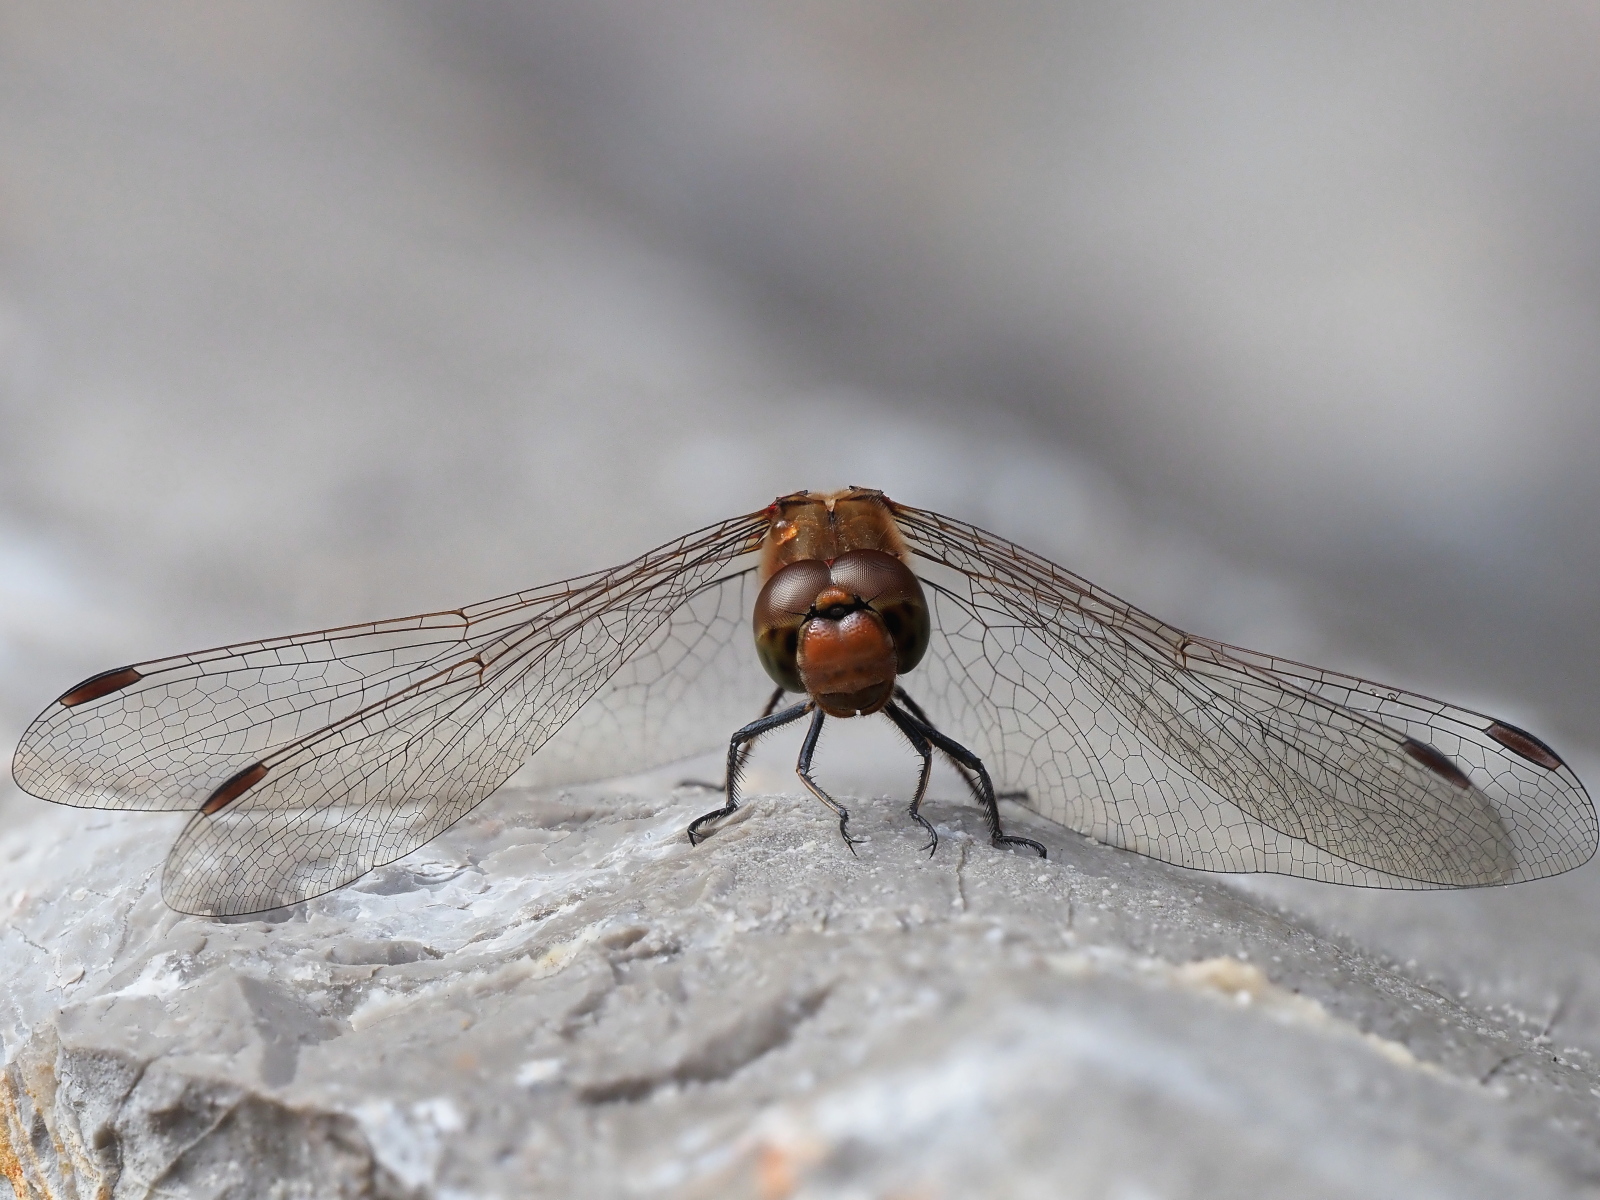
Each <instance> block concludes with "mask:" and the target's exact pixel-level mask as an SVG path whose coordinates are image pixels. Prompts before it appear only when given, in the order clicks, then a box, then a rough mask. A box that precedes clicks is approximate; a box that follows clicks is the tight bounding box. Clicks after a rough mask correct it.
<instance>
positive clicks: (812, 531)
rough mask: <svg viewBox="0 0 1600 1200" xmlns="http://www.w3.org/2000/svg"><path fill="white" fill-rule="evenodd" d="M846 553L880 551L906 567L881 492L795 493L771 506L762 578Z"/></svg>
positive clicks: (903, 547)
mask: <svg viewBox="0 0 1600 1200" xmlns="http://www.w3.org/2000/svg"><path fill="white" fill-rule="evenodd" d="M851 550H882V551H883V552H884V553H885V554H892V555H894V556H895V557H896V558H898V559H900V561H901V562H904V563H908V564H909V562H910V558H909V556H908V554H907V552H906V544H905V539H904V538H902V537H901V536H900V527H899V526H898V525H896V524H895V521H894V515H893V514H892V513H891V512H890V511H889V505H888V504H887V503H886V502H885V500H884V496H883V493H882V492H879V491H874V490H873V489H872V488H856V487H852V488H845V489H844V490H843V491H838V492H794V493H792V494H790V495H788V496H780V497H778V499H776V500H775V501H773V503H772V522H771V524H770V525H768V527H767V536H766V538H765V540H764V541H763V542H762V543H761V580H762V582H765V581H766V580H768V579H770V578H772V576H773V574H774V573H775V572H776V571H778V570H779V569H780V568H782V567H786V566H788V565H789V564H790V563H792V562H803V561H805V560H807V559H817V560H820V561H821V562H830V563H831V562H832V561H833V560H834V559H836V558H838V557H839V556H840V555H841V554H844V553H846V552H848V551H851Z"/></svg>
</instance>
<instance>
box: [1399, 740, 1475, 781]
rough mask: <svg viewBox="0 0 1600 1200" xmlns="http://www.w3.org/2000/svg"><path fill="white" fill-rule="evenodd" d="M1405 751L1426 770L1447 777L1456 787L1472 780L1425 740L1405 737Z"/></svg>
mask: <svg viewBox="0 0 1600 1200" xmlns="http://www.w3.org/2000/svg"><path fill="white" fill-rule="evenodd" d="M1405 752H1406V753H1407V754H1409V755H1410V756H1411V757H1412V758H1414V759H1416V760H1417V761H1418V762H1419V763H1421V764H1422V765H1423V766H1425V767H1427V768H1428V770H1430V771H1432V772H1433V773H1434V774H1435V775H1438V776H1441V777H1442V778H1444V779H1448V780H1449V781H1450V782H1451V783H1453V784H1455V785H1456V786H1457V787H1458V788H1467V787H1471V786H1472V780H1470V779H1468V778H1467V777H1466V776H1465V775H1464V774H1462V772H1461V768H1460V767H1458V766H1456V765H1455V763H1453V762H1451V761H1450V760H1449V759H1448V758H1446V757H1445V756H1444V755H1443V754H1441V753H1440V752H1439V751H1438V750H1435V749H1434V748H1433V747H1432V746H1430V745H1428V743H1427V742H1419V741H1417V739H1416V738H1407V739H1406V741H1405Z"/></svg>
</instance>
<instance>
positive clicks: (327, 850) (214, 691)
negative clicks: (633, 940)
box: [13, 513, 766, 915]
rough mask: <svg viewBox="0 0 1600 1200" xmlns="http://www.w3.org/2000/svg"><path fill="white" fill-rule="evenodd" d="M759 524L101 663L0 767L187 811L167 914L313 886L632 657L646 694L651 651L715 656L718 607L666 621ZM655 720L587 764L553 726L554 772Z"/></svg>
mask: <svg viewBox="0 0 1600 1200" xmlns="http://www.w3.org/2000/svg"><path fill="white" fill-rule="evenodd" d="M765 528H766V517H765V514H764V513H752V514H750V515H748V516H744V517H738V518H735V519H733V520H730V521H727V522H724V523H722V524H720V525H716V526H711V527H709V528H707V529H704V530H701V531H699V532H697V533H693V534H689V535H687V536H685V537H683V538H680V539H678V540H677V541H674V542H669V543H667V544H666V545H664V546H661V547H659V548H658V549H656V550H652V551H650V552H649V553H648V554H645V555H643V556H641V557H640V558H637V559H635V560H633V561H632V562H629V563H626V564H624V565H622V566H620V567H617V568H615V569H614V570H611V571H603V572H597V573H595V574H593V575H587V576H583V577H580V578H578V579H573V580H567V581H565V582H562V583H558V584H552V585H549V586H547V587H544V588H539V589H536V590H534V591H531V592H523V593H518V594H515V595H512V596H507V597H503V598H501V599H498V600H492V601H487V602H485V603H483V604H478V605H473V606H471V607H468V608H463V609H459V610H454V611H450V612H442V613H430V614H425V615H423V616H418V617H410V618H404V619H401V620H395V621H383V622H376V623H373V624H369V625H358V626H349V627H345V628H340V629H332V630H323V631H319V632H315V633H310V634H303V635H300V636H296V637H288V638H278V639H272V640H269V641H263V642H250V643H243V644H240V645H236V646H227V647H221V648H219V649H215V650H208V651H201V652H199V653H195V654H189V655H181V656H178V657H174V658H168V659H159V660H155V661H152V662H147V663H138V664H135V665H134V666H132V667H124V668H120V669H118V670H116V671H110V672H106V673H104V674H103V675H100V676H96V677H95V678H94V679H90V680H86V681H85V682H84V683H82V684H80V685H78V686H77V687H76V688H73V689H72V690H70V691H68V692H67V693H65V694H64V695H63V696H62V697H61V698H60V699H59V700H57V701H56V703H54V704H52V705H51V706H50V708H48V709H47V710H46V711H45V712H44V713H42V714H40V716H39V717H38V718H37V719H36V720H35V721H34V722H33V724H32V725H31V726H30V727H29V728H28V730H27V732H26V733H25V734H24V735H23V738H22V741H21V743H20V744H19V745H18V748H17V753H16V758H15V761H14V763H13V774H14V776H15V778H16V780H17V783H18V784H19V785H20V786H21V787H22V788H23V789H24V790H25V791H28V792H30V793H32V794H33V795H36V796H40V797H42V798H43V799H46V800H53V801H55V802H57V803H62V804H74V805H79V806H83V807H94V808H136V809H146V810H177V809H199V810H200V811H199V812H198V813H197V814H196V816H195V817H194V819H193V820H191V822H190V823H189V825H188V826H187V827H186V828H185V830H184V832H183V834H182V835H181V837H180V838H179V840H178V842H177V844H176V845H175V846H174V848H173V851H172V854H171V856H170V857H169V858H168V861H167V869H166V873H165V876H164V878H163V885H162V890H163V894H164V896H165V897H166V899H167V901H168V903H170V904H171V905H172V906H173V907H174V908H177V909H179V910H180V911H184V912H195V913H209V914H216V915H233V914H242V913H248V912H257V911H261V910H263V909H268V908H275V907H278V906H280V905H284V904H289V903H292V902H294V901H296V900H301V899H305V898H307V897H310V896H314V895H318V894H320V893H321V892H324V891H328V890H331V889H332V888H335V887H339V886H341V885H342V884H344V883H348V882H349V881H350V880H352V879H354V878H356V877H357V876H359V875H361V874H362V873H364V872H365V871H368V870H370V869H371V868H372V867H374V866H377V865H380V864H382V863H385V862H390V861H392V860H394V859H395V858H398V857H400V856H402V855H404V854H406V853H409V852H410V851H411V850H413V849H415V848H416V847H417V846H420V845H421V844H422V843H424V842H426V841H428V840H429V839H430V838H432V837H434V836H435V835H437V834H438V833H440V832H441V831H442V830H444V829H445V828H447V827H448V826H449V825H451V824H453V823H454V822H455V821H457V820H459V819H460V818H461V816H463V815H464V814H465V813H466V812H467V811H468V810H470V809H471V808H472V807H473V806H474V805H476V804H477V803H478V802H479V801H481V800H482V799H484V797H486V796H487V795H489V793H491V792H492V791H494V789H495V788H497V787H499V786H500V784H501V783H503V782H504V781H505V780H506V779H507V778H508V777H509V776H510V775H511V774H512V773H513V772H514V771H515V770H516V769H517V768H518V767H519V766H520V765H521V764H522V763H523V761H524V760H525V759H527V758H528V756H529V755H530V754H532V753H533V752H534V751H536V750H538V749H539V748H540V747H541V746H543V745H544V744H545V743H546V742H547V741H548V740H549V739H550V738H551V737H552V736H553V735H554V734H556V733H557V731H559V730H560V729H561V728H562V726H563V725H565V724H566V723H567V721H568V720H569V718H571V717H572V716H573V715H574V714H575V713H577V712H578V711H579V710H580V709H582V708H583V707H584V706H585V704H586V702H588V701H589V700H590V699H591V698H593V697H595V696H596V695H597V693H599V692H601V690H602V688H604V687H605V685H606V684H607V683H608V681H610V680H611V679H612V678H613V676H615V675H616V674H617V673H618V671H619V670H621V669H623V668H624V667H625V665H626V664H628V663H629V661H630V660H631V659H632V658H634V656H636V655H638V654H640V653H641V652H644V655H645V658H644V661H643V662H642V663H641V665H640V666H639V667H636V668H635V669H634V670H633V672H632V673H631V674H630V676H629V679H630V681H631V682H632V683H633V684H634V685H635V686H636V687H643V688H645V689H647V690H652V689H653V691H652V694H658V693H660V692H661V690H662V682H663V680H664V678H665V676H666V675H667V674H670V670H671V668H673V667H677V666H684V667H686V668H687V670H686V677H687V678H689V679H697V678H699V677H700V676H701V675H703V674H705V671H704V669H703V668H705V667H706V666H707V665H708V664H715V663H722V662H725V661H727V660H728V659H729V658H730V656H729V655H728V654H726V653H713V651H712V647H711V644H710V642H711V640H713V639H715V638H718V637H720V638H723V639H724V640H727V639H728V633H729V631H728V629H727V628H726V622H723V623H722V624H720V625H719V624H715V623H713V625H712V626H711V627H710V630H709V632H708V633H707V634H706V635H705V637H704V638H702V639H698V640H695V639H687V638H686V635H685V630H686V629H687V628H688V626H690V625H692V624H693V623H694V620H695V619H696V617H697V616H703V615H704V614H706V613H707V612H708V611H709V612H711V613H712V614H717V613H721V612H722V611H723V608H724V607H725V606H726V604H728V603H729V600H728V597H730V596H733V595H738V596H740V597H742V593H743V590H745V589H747V587H748V584H747V582H746V576H747V574H748V570H749V568H748V565H747V564H746V565H741V562H740V560H741V559H742V558H743V556H746V555H748V554H751V553H752V552H754V551H755V550H756V549H757V548H758V546H759V544H760V540H761V536H762V534H763V533H764V532H765ZM685 605H688V606H690V608H689V612H688V614H686V615H680V616H679V618H678V619H677V620H676V621H675V620H674V614H675V613H677V612H678V610H680V609H681V608H683V607H684V606H685ZM697 605H698V606H699V607H698V608H696V607H695V606H697ZM696 655H698V656H699V657H698V658H696V657H695V656H696ZM697 665H698V667H699V668H701V669H700V670H696V669H695V668H696V667H697ZM713 674H714V672H713ZM680 686H682V685H680ZM657 708H659V706H657ZM602 724H603V722H602V721H595V722H591V725H592V726H595V727H598V726H599V725H602ZM657 725H658V726H659V728H657V727H654V726H653V727H650V728H648V729H639V730H634V731H632V732H635V733H639V734H641V735H643V736H642V741H640V742H638V743H637V744H629V745H616V746H613V747H611V749H612V750H613V751H614V753H613V754H612V756H611V758H610V759H609V760H602V759H601V758H600V757H599V755H598V753H597V752H596V749H597V748H599V746H600V742H599V741H598V740H597V738H596V737H594V736H591V737H588V738H587V739H585V738H583V737H575V738H573V739H570V740H569V742H568V743H567V745H568V753H567V756H566V767H565V769H566V770H567V772H568V774H569V776H572V777H576V776H575V775H574V774H573V773H574V772H576V773H580V774H581V773H582V772H583V771H585V770H588V769H591V768H592V769H594V773H596V774H614V773H616V771H617V770H619V769H621V768H619V767H618V766H617V765H616V764H618V763H624V764H625V763H626V762H627V760H628V755H629V754H632V755H633V756H634V757H635V758H636V759H638V758H641V757H643V756H646V755H648V754H651V753H665V751H666V743H667V740H668V738H669V737H670V734H671V732H672V722H671V719H670V718H663V719H662V720H660V721H658V722H657ZM613 728H618V727H617V726H615V725H613ZM623 732H624V733H627V732H629V731H627V730H623ZM586 746H587V747H590V748H591V750H590V751H588V752H587V758H585V752H584V747H586ZM679 753H681V751H680V752H679ZM666 756H667V757H671V756H672V755H670V754H667V755H666ZM602 762H604V765H602ZM640 765H643V764H642V762H641V764H640Z"/></svg>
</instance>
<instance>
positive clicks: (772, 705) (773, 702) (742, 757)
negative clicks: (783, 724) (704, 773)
mask: <svg viewBox="0 0 1600 1200" xmlns="http://www.w3.org/2000/svg"><path fill="white" fill-rule="evenodd" d="M782 699H783V689H782V688H779V689H778V690H777V691H775V692H773V693H772V698H771V699H770V700H768V701H767V706H766V707H765V708H763V709H762V710H761V716H762V717H770V716H771V715H772V714H773V712H774V711H776V710H777V707H778V701H780V700H782ZM756 719H757V720H760V717H758V718H756ZM755 748H756V742H755V739H754V738H751V739H750V740H749V741H748V742H746V743H745V744H744V746H743V747H742V748H741V749H740V751H739V763H738V766H737V768H736V769H737V770H738V772H739V773H740V774H743V773H744V765H745V763H747V762H749V761H750V752H751V751H752V750H754V749H755ZM678 786H679V787H681V788H691V787H692V788H704V789H705V790H706V791H708V792H724V793H725V792H727V790H728V781H727V780H726V779H724V780H723V781H722V782H721V783H710V782H708V781H706V780H704V779H680V780H678Z"/></svg>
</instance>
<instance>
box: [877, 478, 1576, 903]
mask: <svg viewBox="0 0 1600 1200" xmlns="http://www.w3.org/2000/svg"><path fill="white" fill-rule="evenodd" d="M893 508H894V511H895V515H896V517H897V518H898V520H899V522H900V526H901V529H902V530H903V531H904V533H905V535H906V540H907V542H908V544H909V545H910V547H911V549H912V550H913V552H914V553H915V554H917V555H918V556H919V558H920V559H921V561H920V562H919V564H918V568H919V573H920V574H922V576H923V578H924V580H925V581H926V582H927V583H928V584H929V587H930V602H931V604H932V606H933V609H934V619H935V623H936V626H937V630H938V633H937V635H936V636H937V638H938V642H939V644H938V645H936V647H935V648H934V650H933V651H931V652H930V653H929V655H928V659H927V660H925V661H926V665H925V666H924V667H919V668H918V671H917V675H918V676H921V677H922V678H920V679H919V678H915V677H913V678H912V679H910V680H908V681H907V683H908V686H910V687H912V688H913V689H914V690H916V691H917V692H918V694H919V697H920V695H921V693H922V692H923V691H926V693H927V695H926V705H927V707H928V708H929V709H930V712H931V713H932V714H933V715H934V716H935V717H936V719H939V720H943V721H945V722H948V724H949V727H950V728H952V729H957V730H960V731H962V733H963V734H965V735H966V736H968V737H970V738H972V739H973V742H974V743H975V745H974V747H973V748H974V749H975V750H978V751H979V752H980V753H982V754H984V756H985V757H986V758H987V759H988V760H989V762H990V764H991V766H992V767H993V768H994V769H995V775H996V778H997V781H999V780H1004V784H1005V786H1007V787H1020V788H1022V789H1025V790H1026V792H1027V793H1028V796H1029V801H1028V803H1029V804H1030V805H1031V806H1032V807H1033V808H1035V809H1036V810H1037V811H1038V812H1040V813H1041V814H1042V815H1044V816H1046V817H1049V818H1051V819H1052V820H1055V821H1058V822H1060V823H1061V824H1063V825H1066V826H1068V827H1070V828H1073V829H1076V830H1079V831H1081V832H1083V833H1087V834H1091V835H1093V836H1095V837H1097V838H1099V839H1101V840H1103V841H1106V842H1109V843H1111V844H1114V845H1117V846H1121V847H1124V848H1126V849H1129V850H1135V851H1138V852H1139V853H1142V854H1148V855H1151V856H1152V857H1155V858H1160V859H1164V860H1165V861H1167V862H1173V863H1178V864H1180V865H1182V866H1186V867H1197V868H1202V869H1206V870H1218V871H1272V872H1278V873H1282V874H1289V875H1300V876H1305V877H1309V878H1315V879H1324V880H1330V881H1334V882H1339V883H1350V884H1360V885H1365V886H1374V887H1398V888H1433V887H1470V886H1477V885H1483V884H1493V883H1513V882H1518V881H1521V880H1525V879H1535V878H1540V877H1542V876H1546V875H1553V874H1556V873H1558V872H1561V871H1565V870H1569V869H1571V868H1572V867H1575V866H1578V865H1580V864H1581V863H1583V862H1585V861H1587V860H1588V859H1589V857H1590V856H1591V855H1593V853H1594V851H1595V846H1596V842H1597V838H1600V830H1597V826H1596V818H1595V811H1594V806H1593V805H1592V804H1591V803H1590V800H1589V797H1588V795H1587V794H1586V793H1585V792H1584V789H1583V785H1582V784H1580V783H1579V782H1578V779H1577V777H1576V776H1575V775H1574V774H1573V773H1572V771H1571V770H1570V769H1569V768H1568V767H1567V766H1566V765H1565V764H1563V763H1562V762H1561V760H1560V759H1559V758H1558V757H1557V756H1556V755H1555V754H1554V753H1553V752H1552V751H1551V750H1550V749H1549V747H1547V746H1545V745H1544V744H1543V743H1542V742H1539V741H1538V740H1537V739H1536V738H1533V737H1532V736H1531V735H1529V734H1527V733H1525V732H1524V731H1522V730H1519V729H1516V728H1514V727H1513V726H1510V725H1507V724H1505V723H1504V722H1499V721H1496V720H1494V719H1493V718H1491V717H1487V716H1484V715H1482V714H1480V713H1475V712H1470V711H1468V710H1466V709H1461V708H1456V707H1453V706H1451V705H1448V704H1444V703H1441V702H1439V701H1436V700H1432V699H1429V698H1427V697H1424V696H1418V695H1415V694H1413V693H1410V692H1406V691H1402V690H1401V689H1399V688H1392V687H1385V686H1383V685H1381V684H1375V683H1371V682H1368V681H1366V680H1362V679H1357V678H1355V677H1353V676H1347V675H1341V674H1338V673H1335V672H1331V671H1323V670H1320V669H1318V668H1314V667H1307V666H1304V665H1302V664H1299V663H1293V662H1288V661H1286V660H1282V659H1276V658H1272V657H1270V656H1267V655H1262V654H1257V653H1255V652H1254V651H1249V650H1242V649H1239V648H1237V647H1232V646H1227V645H1224V644H1222V643H1220V642H1215V641H1210V640H1208V639H1205V638H1197V637H1194V636H1192V635H1190V634H1186V633H1184V632H1183V631H1181V630H1178V629H1174V628H1173V627H1172V626H1170V625H1166V624H1164V623H1162V622H1160V621H1158V620H1156V619H1155V618H1154V617H1151V616H1149V615H1148V614H1146V613H1143V612H1140V611H1139V610H1138V609H1135V608H1133V607H1132V606H1131V605H1128V604H1126V603H1125V602H1123V601H1121V600H1119V599H1117V598H1116V597H1114V596H1111V595H1109V594H1108V593H1106V592H1104V591H1101V590H1100V589H1098V588H1096V587H1094V585H1093V584H1091V583H1089V582H1088V581H1087V580H1084V579H1081V578H1079V577H1077V576H1075V575H1072V574H1071V573H1070V572H1067V571H1065V570H1063V569H1062V568H1060V567H1058V566H1056V565H1054V564H1053V563H1050V562H1049V561H1047V560H1045V559H1043V558H1040V557H1039V556H1038V555H1035V554H1033V553H1031V552H1029V551H1027V550H1024V549H1023V548H1021V547H1020V546H1017V545H1014V544H1013V543H1011V542H1007V541H1005V540H1004V539H1002V538H998V537H995V536H994V535H993V534H989V533H986V532H984V531H983V530H980V529H977V528H976V527H974V526H971V525H967V524H965V523H963V522H960V521H955V520H952V519H950V518H947V517H942V516H939V515H938V514H935V513H929V512H926V511H922V510H918V509H912V508H907V507H905V506H903V505H894V506H893Z"/></svg>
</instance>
